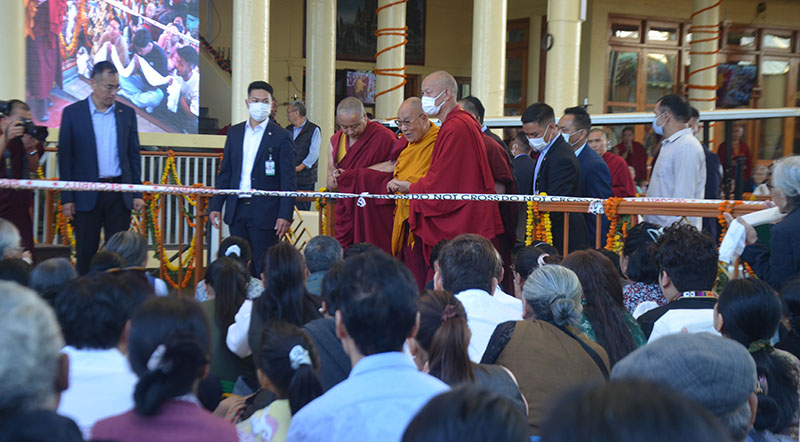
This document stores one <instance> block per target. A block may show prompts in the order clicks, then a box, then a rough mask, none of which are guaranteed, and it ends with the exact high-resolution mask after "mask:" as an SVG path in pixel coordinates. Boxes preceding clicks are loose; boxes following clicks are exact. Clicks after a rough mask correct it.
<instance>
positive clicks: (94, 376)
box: [58, 346, 139, 439]
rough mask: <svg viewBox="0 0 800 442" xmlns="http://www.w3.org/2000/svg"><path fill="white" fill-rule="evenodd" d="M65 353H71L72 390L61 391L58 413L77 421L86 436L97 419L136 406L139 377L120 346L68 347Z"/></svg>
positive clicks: (70, 378)
mask: <svg viewBox="0 0 800 442" xmlns="http://www.w3.org/2000/svg"><path fill="white" fill-rule="evenodd" d="M63 352H64V353H65V354H66V355H67V356H69V389H68V390H67V391H65V392H63V393H61V402H60V403H59V405H58V413H59V414H62V415H64V416H66V417H68V418H70V419H72V420H74V421H75V423H77V424H78V427H80V429H81V432H83V434H84V436H88V434H89V433H90V431H91V428H92V427H93V426H94V424H95V422H97V421H99V420H101V419H105V418H107V417H111V416H114V415H117V414H121V413H124V412H126V411H128V410H130V409H131V408H133V390H134V388H135V387H136V383H137V382H138V381H139V378H138V377H137V376H136V374H134V373H133V371H131V368H130V365H129V364H128V359H127V358H125V355H123V354H122V353H121V352H120V351H119V350H118V349H116V348H110V349H107V350H85V349H84V350H78V349H76V348H74V347H70V346H67V347H64V349H63ZM87 439H88V437H87Z"/></svg>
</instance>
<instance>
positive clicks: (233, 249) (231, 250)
mask: <svg viewBox="0 0 800 442" xmlns="http://www.w3.org/2000/svg"><path fill="white" fill-rule="evenodd" d="M231 255H236V256H237V257H239V258H241V257H242V249H241V248H239V246H237V245H236V244H232V245H230V246H228V248H227V249H225V256H231Z"/></svg>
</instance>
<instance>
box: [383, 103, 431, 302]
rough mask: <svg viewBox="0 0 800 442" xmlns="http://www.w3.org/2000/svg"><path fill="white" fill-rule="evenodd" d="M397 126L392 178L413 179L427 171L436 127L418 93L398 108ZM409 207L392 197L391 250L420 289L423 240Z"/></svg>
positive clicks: (423, 272) (424, 269)
mask: <svg viewBox="0 0 800 442" xmlns="http://www.w3.org/2000/svg"><path fill="white" fill-rule="evenodd" d="M397 127H398V128H399V129H400V130H401V131H402V133H403V137H402V138H401V139H400V142H399V143H398V145H397V146H396V148H395V152H393V153H392V157H393V158H396V160H397V162H396V164H395V167H394V171H393V173H394V178H395V179H397V180H400V181H407V182H409V183H416V182H417V181H419V180H420V179H421V178H423V177H424V176H425V175H426V174H427V173H428V168H429V167H430V165H431V157H432V156H433V145H434V142H435V141H436V137H437V135H438V134H439V127H437V126H436V125H434V124H431V122H430V120H429V119H428V115H427V114H426V113H425V112H424V111H423V110H422V101H421V100H420V99H419V98H417V97H411V98H409V99H407V100H406V101H404V102H403V104H401V105H400V108H399V109H398V110H397ZM403 145H405V147H403ZM409 211H410V204H409V201H408V200H396V201H395V211H394V225H393V226H392V254H394V255H395V256H396V257H397V258H399V259H400V260H401V261H403V263H404V264H405V265H406V267H408V268H409V269H410V270H411V272H412V273H413V274H414V277H415V278H416V280H417V284H418V285H419V289H420V290H423V289H424V288H425V283H426V282H427V280H428V279H427V278H428V266H427V265H426V264H425V255H424V253H423V252H422V241H420V240H419V238H417V237H416V235H414V232H411V231H410V230H409V226H408V215H409Z"/></svg>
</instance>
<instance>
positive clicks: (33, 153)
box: [28, 150, 39, 156]
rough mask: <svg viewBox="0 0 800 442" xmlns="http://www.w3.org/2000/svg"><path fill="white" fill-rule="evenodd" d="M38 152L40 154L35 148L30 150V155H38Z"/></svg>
mask: <svg viewBox="0 0 800 442" xmlns="http://www.w3.org/2000/svg"><path fill="white" fill-rule="evenodd" d="M37 154H39V152H37V151H35V150H34V151H33V152H28V155H30V156H34V155H37Z"/></svg>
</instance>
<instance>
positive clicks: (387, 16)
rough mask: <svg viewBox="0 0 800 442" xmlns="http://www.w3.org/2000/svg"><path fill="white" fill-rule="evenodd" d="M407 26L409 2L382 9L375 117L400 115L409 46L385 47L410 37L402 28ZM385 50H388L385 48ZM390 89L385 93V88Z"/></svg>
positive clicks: (380, 0) (383, 1) (380, 3)
mask: <svg viewBox="0 0 800 442" xmlns="http://www.w3.org/2000/svg"><path fill="white" fill-rule="evenodd" d="M390 3H395V0H378V8H379V9H380V8H381V7H383V6H386V5H388V4H390ZM405 26H406V4H405V2H403V3H397V4H395V5H392V6H389V7H387V8H384V9H380V10H379V11H378V52H379V53H380V55H378V59H377V60H375V73H376V74H377V80H376V85H375V86H376V88H375V92H376V94H380V95H379V96H377V97H376V98H375V118H378V119H388V118H395V117H396V116H397V109H398V108H399V107H400V105H401V104H402V103H403V97H404V93H403V86H400V87H397V86H398V85H399V84H402V83H403V80H404V77H401V76H398V75H403V74H405V72H406V70H405V66H406V47H405V45H400V46H397V47H395V48H392V49H389V50H386V51H384V49H387V48H390V47H392V46H395V45H398V44H401V43H403V42H404V41H405V40H406V37H404V36H403V35H399V34H403V33H404V32H405V31H403V30H402V28H403V27H405ZM381 51H384V52H381ZM392 88H395V89H393V90H392V91H390V92H386V93H381V92H383V91H388V90H389V89H392Z"/></svg>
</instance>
